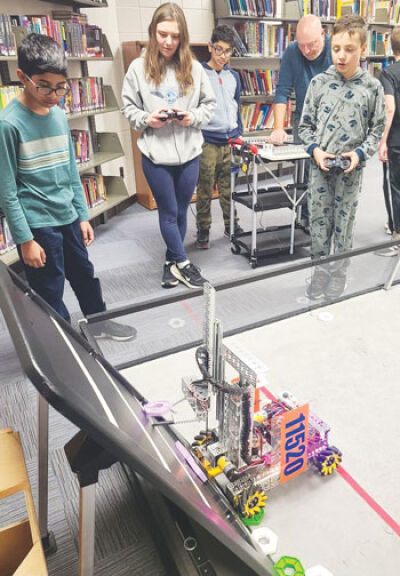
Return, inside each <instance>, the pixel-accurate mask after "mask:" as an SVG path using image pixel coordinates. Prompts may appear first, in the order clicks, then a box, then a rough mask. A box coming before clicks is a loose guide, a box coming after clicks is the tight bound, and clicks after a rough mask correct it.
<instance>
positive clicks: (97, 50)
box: [86, 24, 104, 58]
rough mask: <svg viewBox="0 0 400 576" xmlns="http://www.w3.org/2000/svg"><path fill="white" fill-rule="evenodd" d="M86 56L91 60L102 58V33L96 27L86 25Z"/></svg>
mask: <svg viewBox="0 0 400 576" xmlns="http://www.w3.org/2000/svg"><path fill="white" fill-rule="evenodd" d="M86 37H87V55H88V56H89V57H92V58H101V57H103V56H104V46H103V32H102V30H101V28H99V27H98V26H94V25H91V24H88V26H87V28H86Z"/></svg>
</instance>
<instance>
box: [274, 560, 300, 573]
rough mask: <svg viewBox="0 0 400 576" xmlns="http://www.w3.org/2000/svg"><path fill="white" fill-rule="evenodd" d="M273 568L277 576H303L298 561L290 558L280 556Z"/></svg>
mask: <svg viewBox="0 0 400 576" xmlns="http://www.w3.org/2000/svg"><path fill="white" fill-rule="evenodd" d="M274 568H275V571H276V573H277V574H278V576H305V572H304V568H303V566H302V565H301V562H300V560H299V559H298V558H294V557H292V556H281V558H280V559H279V560H278V562H276V564H274Z"/></svg>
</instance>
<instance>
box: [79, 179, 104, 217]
mask: <svg viewBox="0 0 400 576" xmlns="http://www.w3.org/2000/svg"><path fill="white" fill-rule="evenodd" d="M81 182H82V188H83V191H84V194H85V198H86V202H87V205H88V207H89V208H94V207H95V206H98V205H99V204H102V203H103V202H104V201H105V200H107V193H106V187H105V184H104V177H103V175H102V174H97V173H93V174H85V175H84V176H81Z"/></svg>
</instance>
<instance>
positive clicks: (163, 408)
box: [143, 400, 172, 417]
mask: <svg viewBox="0 0 400 576" xmlns="http://www.w3.org/2000/svg"><path fill="white" fill-rule="evenodd" d="M143 411H144V412H146V414H147V415H148V416H155V417H157V416H163V415H164V414H166V413H167V412H171V411H172V404H171V402H170V401H169V400H156V401H154V402H147V404H145V405H144V406H143Z"/></svg>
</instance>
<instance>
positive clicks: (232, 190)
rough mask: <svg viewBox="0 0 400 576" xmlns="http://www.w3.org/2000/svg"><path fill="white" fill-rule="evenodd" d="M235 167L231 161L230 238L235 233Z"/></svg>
mask: <svg viewBox="0 0 400 576" xmlns="http://www.w3.org/2000/svg"><path fill="white" fill-rule="evenodd" d="M232 158H233V154H232ZM235 168H236V167H235V166H233V160H231V220H230V226H229V233H230V235H231V238H232V236H233V234H234V233H235V201H234V199H233V193H234V191H235V183H236V174H237V171H236V170H235Z"/></svg>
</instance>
